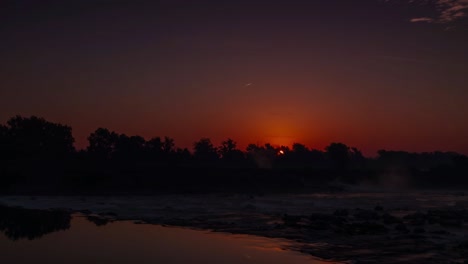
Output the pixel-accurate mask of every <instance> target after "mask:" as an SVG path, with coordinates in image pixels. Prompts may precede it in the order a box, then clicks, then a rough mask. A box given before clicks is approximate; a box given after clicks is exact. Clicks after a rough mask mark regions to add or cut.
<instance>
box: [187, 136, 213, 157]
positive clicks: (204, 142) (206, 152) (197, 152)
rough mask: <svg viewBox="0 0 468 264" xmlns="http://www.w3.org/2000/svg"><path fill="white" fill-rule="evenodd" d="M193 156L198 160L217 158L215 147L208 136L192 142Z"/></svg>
mask: <svg viewBox="0 0 468 264" xmlns="http://www.w3.org/2000/svg"><path fill="white" fill-rule="evenodd" d="M193 149H194V153H193V154H194V157H195V159H197V160H200V161H215V160H217V159H218V152H217V149H216V147H215V146H214V145H213V143H211V140H210V139H209V138H201V139H200V140H199V141H197V142H195V143H194V144H193Z"/></svg>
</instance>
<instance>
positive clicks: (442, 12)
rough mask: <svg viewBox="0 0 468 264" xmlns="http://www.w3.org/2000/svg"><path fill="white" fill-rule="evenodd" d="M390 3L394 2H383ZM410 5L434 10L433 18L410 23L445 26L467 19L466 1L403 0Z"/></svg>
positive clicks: (412, 19) (467, 5) (416, 19)
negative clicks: (421, 5) (418, 5)
mask: <svg viewBox="0 0 468 264" xmlns="http://www.w3.org/2000/svg"><path fill="white" fill-rule="evenodd" d="M385 1H386V2H391V1H394V0H385ZM404 1H408V2H409V3H412V4H425V5H431V6H433V7H434V8H435V11H436V15H435V16H434V17H415V18H411V19H410V22H426V23H441V24H446V23H450V22H453V21H455V20H459V19H461V18H465V17H468V0H404Z"/></svg>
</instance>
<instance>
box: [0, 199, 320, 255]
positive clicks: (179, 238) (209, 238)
mask: <svg viewBox="0 0 468 264" xmlns="http://www.w3.org/2000/svg"><path fill="white" fill-rule="evenodd" d="M0 215H1V217H0V219H1V230H2V231H3V232H4V233H5V235H6V236H3V235H1V234H0V255H1V256H2V257H1V259H2V263H50V264H54V263H71V264H73V263H76V264H78V263H116V264H119V263H120V264H123V263H226V264H234V263H235V264H238V263H259V264H262V263H298V264H299V263H301V264H302V263H323V262H322V261H319V260H316V259H315V258H312V257H311V256H309V255H304V254H300V253H298V252H294V251H289V250H283V248H285V247H287V246H288V244H287V243H288V242H287V241H285V240H277V239H269V238H263V237H256V236H248V235H231V234H223V233H210V232H206V231H198V230H191V229H184V228H174V227H163V226H158V225H149V224H134V223H133V222H131V221H112V220H110V221H109V219H105V218H100V217H99V216H90V215H72V217H71V216H70V214H67V213H65V212H61V211H40V210H25V209H19V208H5V207H2V208H1V213H0ZM70 217H71V221H70ZM110 222H112V223H110ZM70 224H71V228H70V229H69V230H68V231H66V232H53V231H57V230H64V229H68V228H69V227H70ZM52 232H53V233H52ZM48 233H50V234H49V235H47V236H43V237H42V238H41V239H37V240H25V239H23V240H17V239H19V238H29V239H33V238H38V237H41V236H42V235H44V234H48ZM11 239H13V240H17V241H12V240H11Z"/></svg>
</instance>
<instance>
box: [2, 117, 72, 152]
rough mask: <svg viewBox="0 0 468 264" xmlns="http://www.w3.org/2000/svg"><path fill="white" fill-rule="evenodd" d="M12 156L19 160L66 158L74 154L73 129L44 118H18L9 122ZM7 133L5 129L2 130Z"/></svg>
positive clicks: (8, 135)
mask: <svg viewBox="0 0 468 264" xmlns="http://www.w3.org/2000/svg"><path fill="white" fill-rule="evenodd" d="M6 129H7V131H6V134H7V138H8V141H9V145H10V147H11V151H12V153H11V155H13V156H14V157H19V158H26V157H28V158H31V157H36V158H64V157H66V156H68V155H69V154H71V153H72V152H74V147H73V143H74V141H75V140H74V138H73V136H72V133H71V127H69V126H65V125H62V124H58V123H51V122H48V121H46V120H45V119H43V118H39V117H36V116H31V117H29V118H25V117H22V116H16V117H13V118H11V119H9V120H8V121H7V127H6ZM2 130H3V132H2V133H5V128H2Z"/></svg>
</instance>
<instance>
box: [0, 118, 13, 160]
mask: <svg viewBox="0 0 468 264" xmlns="http://www.w3.org/2000/svg"><path fill="white" fill-rule="evenodd" d="M9 142H10V140H9V139H8V128H7V127H6V126H4V125H0V161H1V160H6V159H8V156H9V155H8V154H9V152H10V151H11V149H10V147H9Z"/></svg>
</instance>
